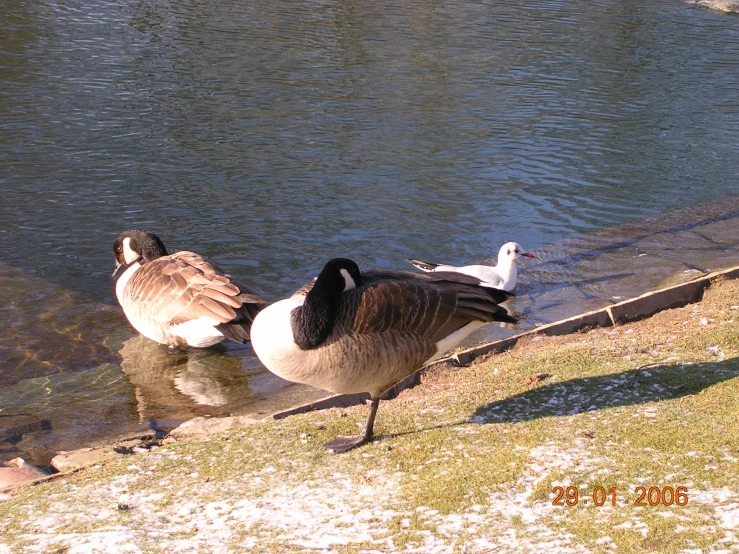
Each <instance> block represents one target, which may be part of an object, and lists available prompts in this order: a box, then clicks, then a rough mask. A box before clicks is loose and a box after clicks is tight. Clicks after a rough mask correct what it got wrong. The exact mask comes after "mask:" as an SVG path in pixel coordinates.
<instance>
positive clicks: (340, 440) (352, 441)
mask: <svg viewBox="0 0 739 554" xmlns="http://www.w3.org/2000/svg"><path fill="white" fill-rule="evenodd" d="M366 442H369V438H368V437H365V436H364V433H362V434H361V435H352V436H344V435H339V436H338V437H336V438H335V439H334V440H332V441H328V442H327V443H326V444H324V445H323V446H325V447H326V448H328V449H329V450H330V451H331V452H333V453H334V454H341V453H342V452H346V451H347V450H351V449H352V448H356V447H357V446H361V445H363V444H364V443H366Z"/></svg>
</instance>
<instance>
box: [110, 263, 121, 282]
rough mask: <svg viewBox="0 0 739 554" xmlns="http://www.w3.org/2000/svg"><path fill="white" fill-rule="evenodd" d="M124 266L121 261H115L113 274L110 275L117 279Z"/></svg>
mask: <svg viewBox="0 0 739 554" xmlns="http://www.w3.org/2000/svg"><path fill="white" fill-rule="evenodd" d="M123 268H124V265H123V264H122V263H120V262H116V263H115V267H114V268H113V274H112V275H111V276H110V278H111V279H117V278H118V274H119V273H120V272H121V270H122V269H123Z"/></svg>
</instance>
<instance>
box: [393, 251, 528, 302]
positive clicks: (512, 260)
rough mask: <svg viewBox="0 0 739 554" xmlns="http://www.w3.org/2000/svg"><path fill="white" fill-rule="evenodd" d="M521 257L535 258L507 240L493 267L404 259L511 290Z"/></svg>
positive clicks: (497, 287) (419, 267)
mask: <svg viewBox="0 0 739 554" xmlns="http://www.w3.org/2000/svg"><path fill="white" fill-rule="evenodd" d="M521 257H524V258H535V256H534V255H533V254H529V253H528V252H524V251H523V249H522V248H521V246H520V245H519V244H518V243H517V242H507V243H505V244H504V245H503V246H501V247H500V251H499V252H498V265H496V266H494V267H493V266H489V265H464V266H459V267H458V266H454V265H445V264H430V263H426V262H422V261H420V260H410V259H407V260H406V261H407V262H409V263H411V264H413V265H414V266H416V267H417V268H418V269H421V270H423V271H432V272H433V271H451V272H454V273H464V274H465V275H472V276H473V277H477V278H478V279H480V281H481V282H482V284H483V286H485V287H494V288H496V289H502V290H507V291H512V290H513V289H515V288H516V281H517V279H518V267H517V266H516V260H517V259H519V258H521Z"/></svg>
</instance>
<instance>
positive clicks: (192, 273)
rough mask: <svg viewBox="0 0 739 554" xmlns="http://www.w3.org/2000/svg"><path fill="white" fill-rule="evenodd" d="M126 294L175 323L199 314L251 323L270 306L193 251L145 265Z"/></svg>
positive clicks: (159, 318) (128, 286) (141, 305)
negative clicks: (265, 307) (260, 310)
mask: <svg viewBox="0 0 739 554" xmlns="http://www.w3.org/2000/svg"><path fill="white" fill-rule="evenodd" d="M126 294H127V295H128V296H129V297H130V301H131V302H132V303H133V304H135V305H138V306H140V307H141V308H142V309H145V310H146V311H147V312H148V313H149V314H150V315H151V316H152V317H154V318H155V319H156V320H157V321H160V322H162V323H170V324H172V325H176V324H178V323H183V322H185V321H189V320H192V319H197V318H199V317H208V318H210V319H213V320H215V321H218V322H220V323H241V321H239V320H241V319H243V320H244V323H246V322H247V320H248V323H251V321H252V320H253V318H254V316H255V315H256V313H257V312H258V311H259V309H261V308H262V307H264V306H265V305H266V302H265V300H264V299H263V298H262V297H261V296H260V295H259V294H257V293H256V292H255V291H253V290H252V289H250V288H249V287H247V286H246V285H243V284H241V283H239V282H238V281H236V280H234V279H232V278H231V277H230V276H229V275H228V274H226V273H225V272H224V271H222V270H221V269H220V268H218V267H217V266H215V265H213V264H212V263H211V262H209V261H208V260H206V259H205V258H203V257H202V256H200V255H198V254H195V253H193V252H178V253H176V254H172V255H170V256H164V257H162V258H157V259H156V260H153V261H151V262H148V263H146V264H144V265H143V266H142V267H141V269H139V270H138V271H137V272H136V273H135V274H134V275H133V277H132V278H131V280H130V281H129V283H128V285H127V287H126Z"/></svg>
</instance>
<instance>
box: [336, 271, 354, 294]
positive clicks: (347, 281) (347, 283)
mask: <svg viewBox="0 0 739 554" xmlns="http://www.w3.org/2000/svg"><path fill="white" fill-rule="evenodd" d="M340 273H341V275H342V277H344V291H345V292H346V291H348V290H352V289H355V288H357V283H355V282H354V279H352V276H351V275H349V272H348V271H347V270H346V269H342V270H340Z"/></svg>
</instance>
